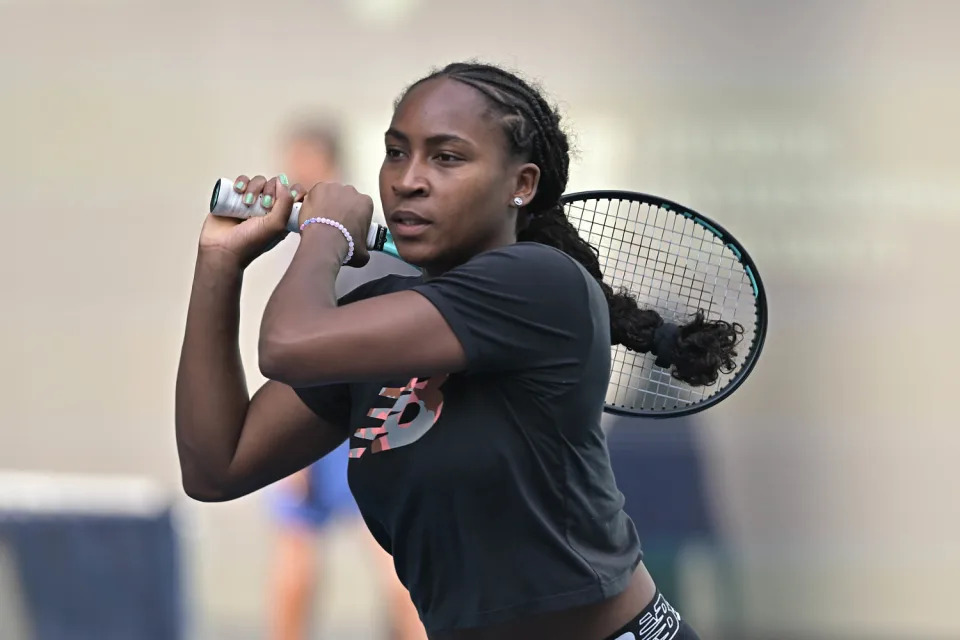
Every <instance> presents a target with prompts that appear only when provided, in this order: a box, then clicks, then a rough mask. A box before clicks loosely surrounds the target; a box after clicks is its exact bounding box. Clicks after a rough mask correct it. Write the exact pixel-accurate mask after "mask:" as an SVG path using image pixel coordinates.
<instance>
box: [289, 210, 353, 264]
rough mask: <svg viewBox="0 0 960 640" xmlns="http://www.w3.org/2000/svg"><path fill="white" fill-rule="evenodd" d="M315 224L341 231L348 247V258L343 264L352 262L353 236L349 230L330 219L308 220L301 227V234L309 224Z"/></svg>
mask: <svg viewBox="0 0 960 640" xmlns="http://www.w3.org/2000/svg"><path fill="white" fill-rule="evenodd" d="M314 223H319V224H328V225H330V226H331V227H336V228H337V229H339V230H340V233H342V234H343V237H344V238H346V240H347V246H348V250H347V257H346V258H344V259H343V264H347V263H348V262H350V259H351V258H353V236H351V235H350V232H349V231H347V228H346V227H345V226H343V225H342V224H340V223H339V222H337V221H336V220H331V219H330V218H308V219H307V220H304V221H303V224H301V225H300V233H303V230H304V229H305V228H306V226H307V225H308V224H314Z"/></svg>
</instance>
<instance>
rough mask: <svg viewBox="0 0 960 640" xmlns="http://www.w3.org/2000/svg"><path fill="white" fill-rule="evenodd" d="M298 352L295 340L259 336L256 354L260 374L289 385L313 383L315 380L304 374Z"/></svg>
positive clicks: (301, 385) (298, 385)
mask: <svg viewBox="0 0 960 640" xmlns="http://www.w3.org/2000/svg"><path fill="white" fill-rule="evenodd" d="M300 352H301V350H300V349H298V348H296V342H295V341H287V340H277V339H271V338H270V337H269V336H266V337H263V338H261V340H260V345H259V348H258V354H257V356H258V357H257V359H258V363H259V366H260V373H261V375H263V377H264V378H266V379H268V380H274V381H276V382H281V383H283V384H286V385H289V386H291V387H303V386H309V385H310V384H311V383H315V382H316V380H313V379H309V378H307V377H306V376H305V375H304V368H303V366H302V362H301V361H300V360H301V358H299V357H298V354H299V353H300Z"/></svg>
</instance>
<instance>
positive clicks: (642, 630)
mask: <svg viewBox="0 0 960 640" xmlns="http://www.w3.org/2000/svg"><path fill="white" fill-rule="evenodd" d="M606 640H700V636H698V635H697V633H696V632H695V631H694V630H693V629H691V628H690V625H688V624H687V623H686V622H685V621H683V620H681V619H680V614H679V613H677V611H676V609H674V608H673V607H671V606H670V603H669V602H667V600H666V598H664V597H663V595H661V593H660V592H659V591H658V592H657V595H655V596H654V597H653V600H652V601H651V602H650V604H648V605H647V606H646V608H644V610H643V611H641V612H640V613H638V614H637V617H636V618H634V619H633V620H631V621H630V622H628V623H627V624H625V625H623V626H622V627H621V628H620V630H619V631H617V632H615V633H614V634H613V635H611V636H609V637H608V638H606Z"/></svg>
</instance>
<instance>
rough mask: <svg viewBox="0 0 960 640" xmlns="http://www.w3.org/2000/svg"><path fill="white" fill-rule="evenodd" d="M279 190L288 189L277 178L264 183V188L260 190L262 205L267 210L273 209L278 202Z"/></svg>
mask: <svg viewBox="0 0 960 640" xmlns="http://www.w3.org/2000/svg"><path fill="white" fill-rule="evenodd" d="M279 191H286V189H285V188H283V186H282V185H281V184H280V182H279V181H278V180H277V179H276V178H270V179H269V180H267V181H266V182H265V183H264V185H263V189H261V190H260V206H261V207H263V208H264V209H266V210H267V211H271V210H272V209H273V206H274V205H275V204H276V202H277V195H278V192H279Z"/></svg>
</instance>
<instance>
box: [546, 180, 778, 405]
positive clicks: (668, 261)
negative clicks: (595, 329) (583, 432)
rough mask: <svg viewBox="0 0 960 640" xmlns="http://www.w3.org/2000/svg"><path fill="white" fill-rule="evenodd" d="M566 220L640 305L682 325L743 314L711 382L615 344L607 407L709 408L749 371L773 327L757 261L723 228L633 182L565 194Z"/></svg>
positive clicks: (609, 276) (610, 280) (613, 281)
mask: <svg viewBox="0 0 960 640" xmlns="http://www.w3.org/2000/svg"><path fill="white" fill-rule="evenodd" d="M561 202H562V204H563V207H564V210H565V212H566V214H567V217H568V218H569V220H570V222H571V223H572V224H573V226H574V227H575V228H576V229H577V231H578V232H579V233H580V235H581V237H583V238H584V239H585V240H586V241H587V242H589V243H590V244H591V245H593V246H594V247H596V248H597V250H598V251H599V254H600V255H599V259H600V268H601V270H602V271H603V275H604V281H605V282H606V283H607V284H609V285H610V286H611V287H613V289H614V291H618V290H620V289H621V288H623V289H626V290H627V291H629V292H630V293H631V294H633V296H634V297H635V298H636V300H637V304H638V306H640V308H642V309H643V308H647V309H653V310H654V311H656V312H657V313H658V314H659V315H660V317H662V318H663V320H664V321H665V322H671V323H674V324H678V325H682V324H685V323H686V322H689V321H690V320H691V318H692V317H693V315H694V314H695V313H696V312H697V311H700V310H702V311H703V313H704V315H705V318H706V319H707V320H724V321H726V322H730V323H734V322H736V323H738V324H740V325H741V326H742V327H743V335H742V336H741V339H740V343H739V344H738V345H737V349H736V351H737V356H736V358H735V367H734V368H733V369H732V370H731V371H729V372H721V373H720V376H719V378H718V379H717V381H716V382H715V383H714V384H712V385H709V386H691V385H689V384H686V383H684V382H681V381H679V380H677V379H676V378H674V377H673V376H672V375H671V373H670V371H668V370H667V369H663V368H661V367H658V366H657V365H656V364H655V361H656V356H655V355H652V354H647V353H636V352H634V351H630V350H628V349H626V348H625V347H623V346H620V345H615V346H613V347H611V349H612V352H611V372H610V382H609V385H608V387H607V397H606V405H605V410H606V411H608V412H611V413H617V414H625V415H636V416H644V417H650V418H672V417H677V416H682V415H688V414H691V413H696V412H699V411H703V410H704V409H707V408H709V407H712V406H714V405H716V404H717V403H718V402H720V401H722V400H723V399H725V398H727V397H729V396H730V394H731V393H733V392H734V391H735V390H736V389H737V388H738V387H739V386H740V385H741V384H743V381H744V380H745V379H746V378H747V376H748V375H750V372H751V371H752V370H753V368H754V366H755V365H756V363H757V359H758V358H759V357H760V351H761V350H762V349H763V343H764V340H765V338H766V334H767V297H766V293H765V292H764V289H763V282H762V281H761V280H760V274H759V273H758V272H757V267H756V265H755V264H754V262H753V260H752V259H751V258H750V255H749V254H748V253H747V251H746V249H744V248H743V245H741V244H740V243H739V242H738V241H737V239H736V238H734V237H733V236H732V235H731V234H730V233H729V232H728V231H727V230H726V229H724V228H723V227H721V226H720V225H719V224H717V223H716V222H714V221H713V220H711V219H709V218H707V217H706V216H703V215H701V214H699V213H697V212H696V211H694V210H692V209H689V208H687V207H684V206H683V205H680V204H677V203H676V202H671V201H670V200H666V199H664V198H658V197H656V196H650V195H646V194H642V193H636V192H632V191H583V192H580V193H572V194H568V195H565V196H563V198H562V199H561Z"/></svg>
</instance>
